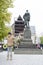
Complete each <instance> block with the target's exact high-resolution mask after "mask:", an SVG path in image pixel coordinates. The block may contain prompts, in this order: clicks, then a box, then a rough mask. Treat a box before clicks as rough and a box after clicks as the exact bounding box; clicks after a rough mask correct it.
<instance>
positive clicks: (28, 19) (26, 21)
mask: <svg viewBox="0 0 43 65" xmlns="http://www.w3.org/2000/svg"><path fill="white" fill-rule="evenodd" d="M23 18H24V21H25V22H24V24H25V26H26V27H29V21H30V13H28V10H26V13H25V14H24V16H23Z"/></svg>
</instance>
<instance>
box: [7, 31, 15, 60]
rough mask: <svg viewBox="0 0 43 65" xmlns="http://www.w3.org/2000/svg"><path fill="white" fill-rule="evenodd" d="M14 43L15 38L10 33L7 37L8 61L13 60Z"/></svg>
mask: <svg viewBox="0 0 43 65" xmlns="http://www.w3.org/2000/svg"><path fill="white" fill-rule="evenodd" d="M13 41H14V36H13V35H12V33H11V32H9V33H8V36H7V46H8V48H7V60H8V59H9V57H10V60H12V49H13V44H14V43H13Z"/></svg>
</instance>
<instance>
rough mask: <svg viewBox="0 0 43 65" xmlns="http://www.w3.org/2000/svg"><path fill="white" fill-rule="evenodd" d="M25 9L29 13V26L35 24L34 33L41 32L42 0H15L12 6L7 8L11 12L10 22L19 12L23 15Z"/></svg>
mask: <svg viewBox="0 0 43 65" xmlns="http://www.w3.org/2000/svg"><path fill="white" fill-rule="evenodd" d="M26 10H28V11H29V13H30V15H31V19H30V26H35V28H36V33H37V34H38V35H39V34H40V33H42V32H43V0H15V1H14V8H13V9H9V11H10V12H12V19H11V24H12V23H13V22H14V18H17V17H18V16H19V14H20V15H21V16H23V15H24V13H25V11H26Z"/></svg>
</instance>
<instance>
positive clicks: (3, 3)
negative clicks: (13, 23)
mask: <svg viewBox="0 0 43 65" xmlns="http://www.w3.org/2000/svg"><path fill="white" fill-rule="evenodd" d="M11 7H13V0H0V40H2V39H3V38H4V37H5V36H6V35H7V32H8V31H9V29H8V27H6V25H5V23H9V22H10V20H11V13H9V12H8V8H11Z"/></svg>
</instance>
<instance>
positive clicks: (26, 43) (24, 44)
mask: <svg viewBox="0 0 43 65" xmlns="http://www.w3.org/2000/svg"><path fill="white" fill-rule="evenodd" d="M32 46H33V43H32V40H31V31H30V28H29V27H26V28H25V29H24V34H23V39H22V40H21V43H20V45H19V47H21V48H32Z"/></svg>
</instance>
